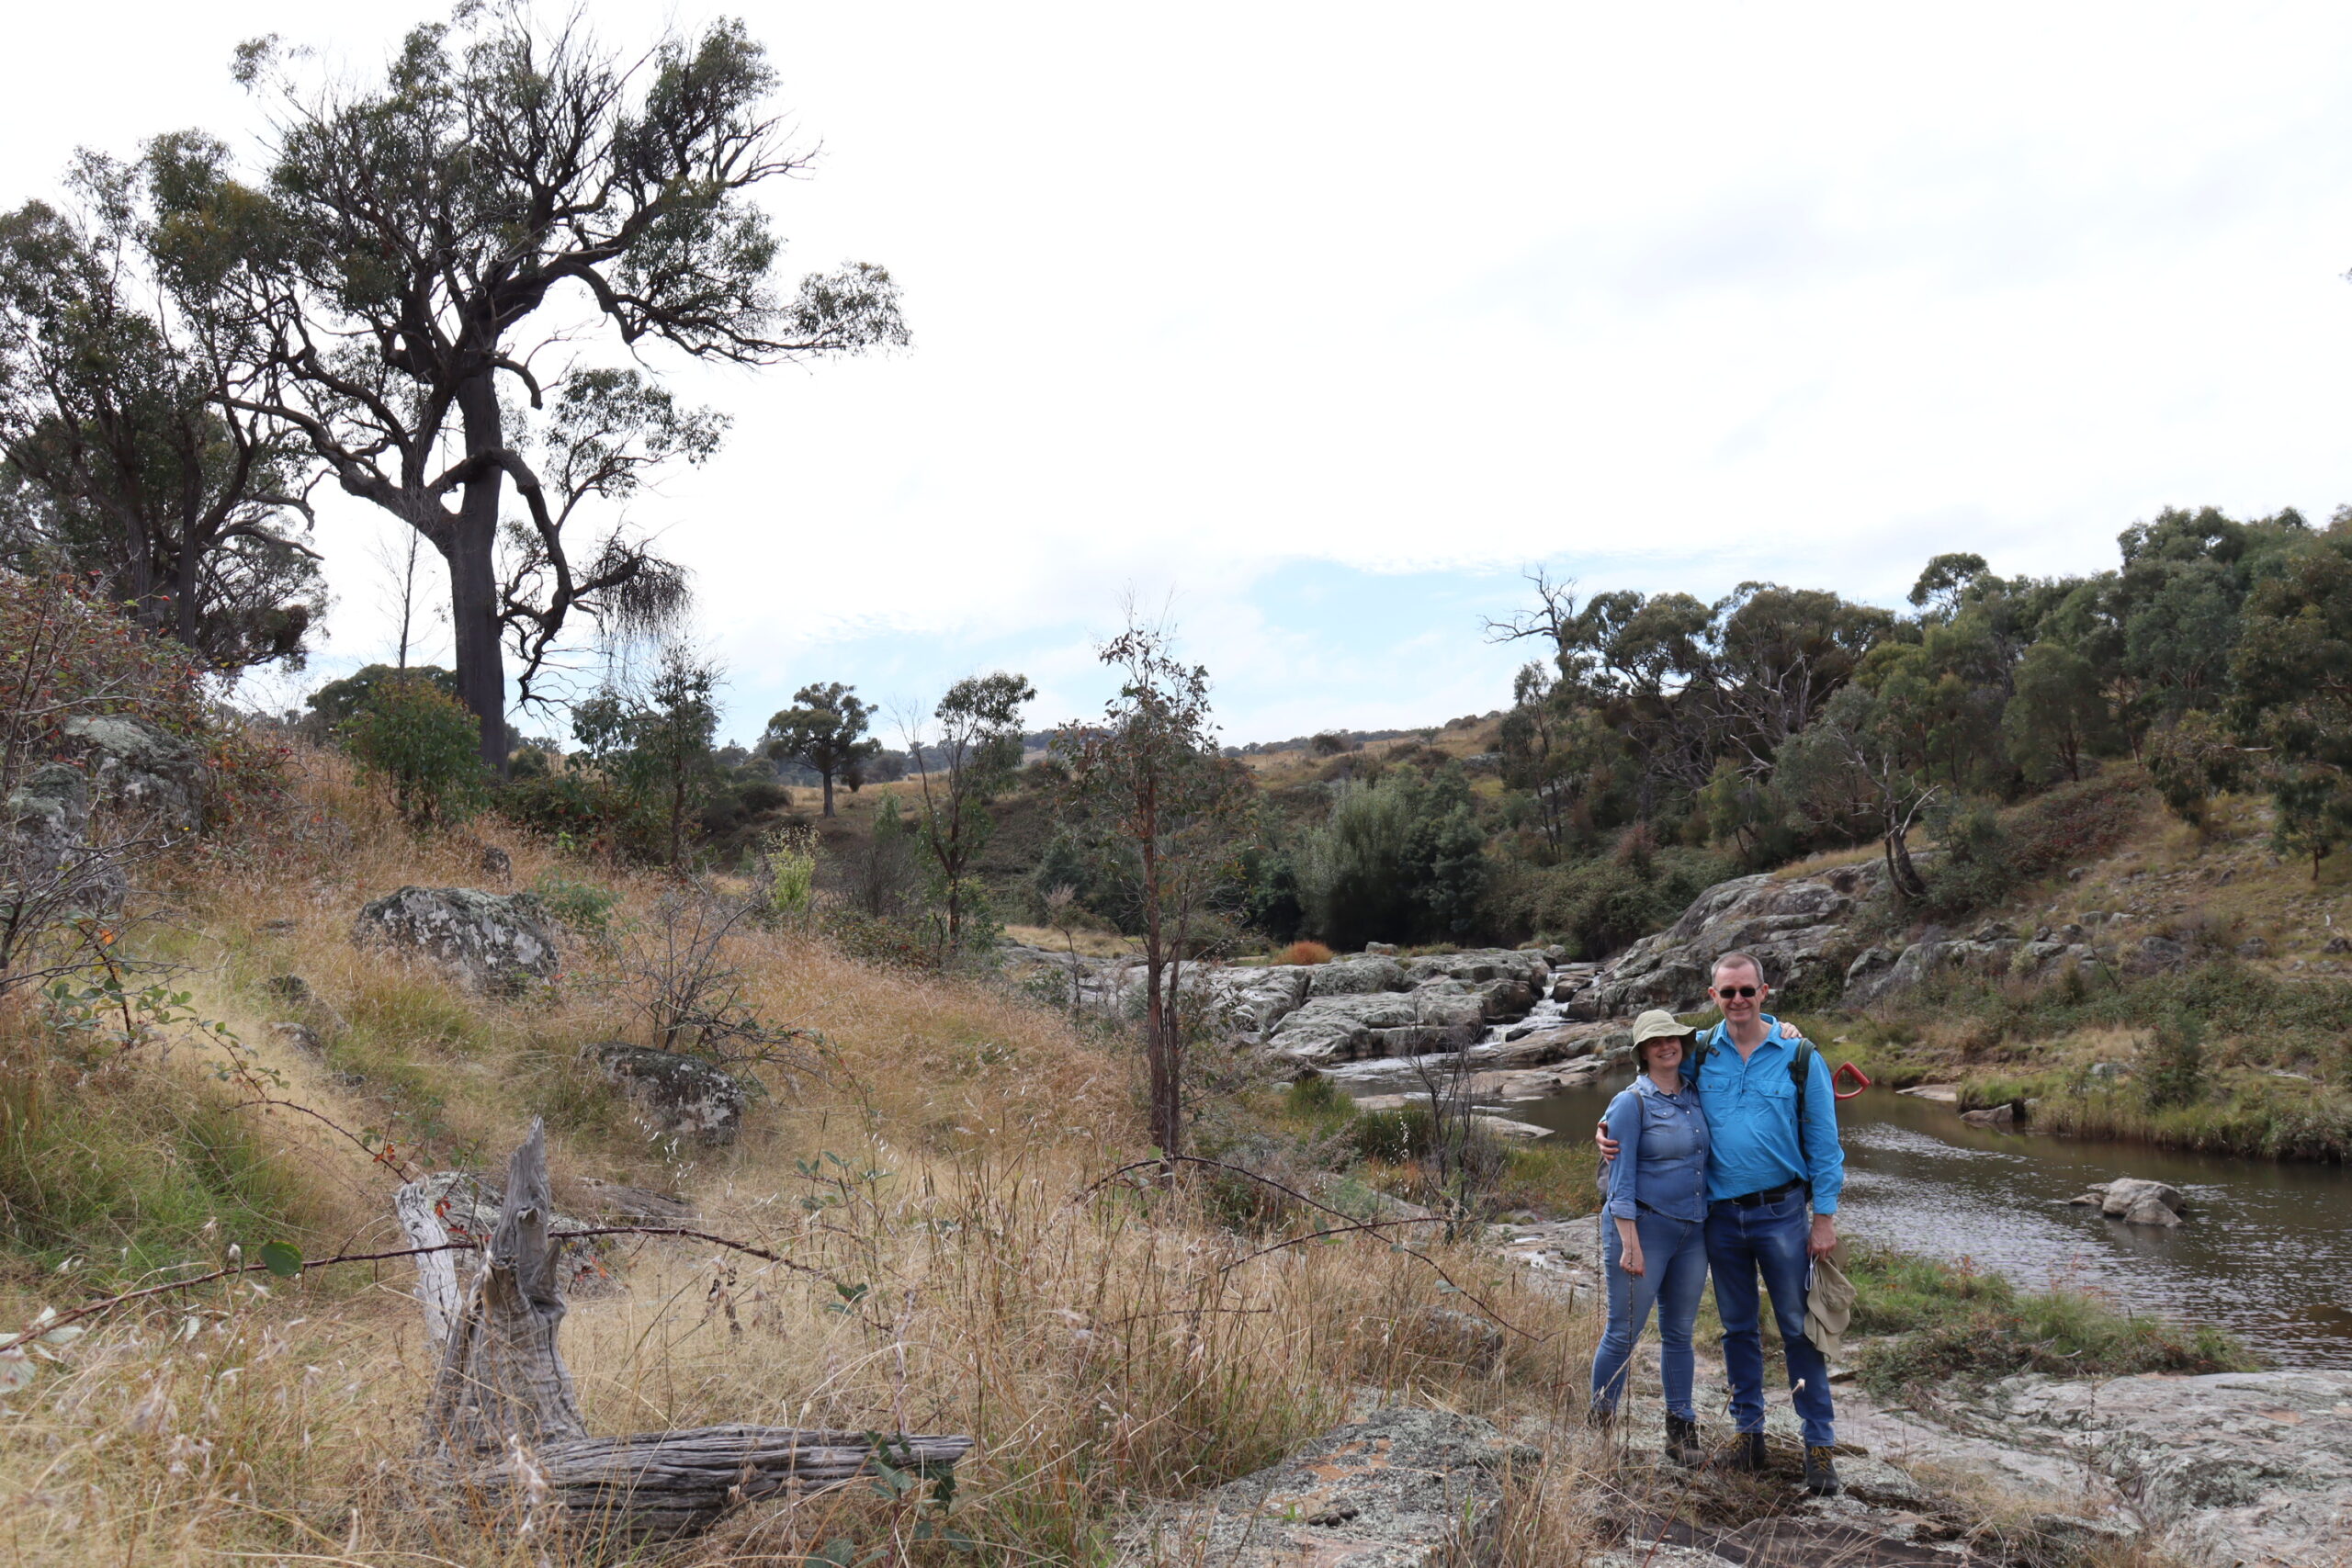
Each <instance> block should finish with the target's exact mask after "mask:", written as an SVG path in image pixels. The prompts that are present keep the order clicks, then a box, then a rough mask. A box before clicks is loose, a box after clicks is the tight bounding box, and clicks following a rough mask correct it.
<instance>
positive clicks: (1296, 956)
mask: <svg viewBox="0 0 2352 1568" xmlns="http://www.w3.org/2000/svg"><path fill="white" fill-rule="evenodd" d="M1275 962H1277V963H1280V964H1329V963H1330V962H1331V950H1330V949H1329V948H1328V947H1326V946H1324V945H1323V944H1322V943H1321V942H1292V943H1291V944H1290V945H1289V946H1288V947H1285V948H1283V951H1282V955H1281V957H1280V958H1278V959H1276V960H1275ZM1316 1081H1320V1080H1316Z"/></svg>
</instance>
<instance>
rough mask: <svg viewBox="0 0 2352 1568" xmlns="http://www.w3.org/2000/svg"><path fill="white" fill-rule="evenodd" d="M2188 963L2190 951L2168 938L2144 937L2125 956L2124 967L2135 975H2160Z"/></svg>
mask: <svg viewBox="0 0 2352 1568" xmlns="http://www.w3.org/2000/svg"><path fill="white" fill-rule="evenodd" d="M2187 963H2188V949H2187V948H2186V947H2183V946H2182V945H2181V944H2180V943H2178V942H2175V941H2173V940H2172V938H2170V937H2168V936H2143V937H2142V938H2141V939H2140V943H2139V945H2138V946H2137V947H2134V948H2131V949H2130V950H2129V951H2127V952H2126V953H2124V955H2123V967H2124V968H2125V969H2126V970H2128V971H2129V972H2131V974H2134V975H2160V974H2162V973H2164V972H2165V970H2167V969H2177V968H2179V967H2181V966H2182V965H2183V964H2187Z"/></svg>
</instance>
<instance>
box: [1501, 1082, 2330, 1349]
mask: <svg viewBox="0 0 2352 1568" xmlns="http://www.w3.org/2000/svg"><path fill="white" fill-rule="evenodd" d="M1620 1087H1623V1086H1622V1085H1619V1084H1611V1085H1610V1086H1608V1087H1606V1088H1602V1089H1582V1090H1573V1091H1570V1092H1568V1093H1566V1094H1561V1095H1558V1096H1555V1097H1554V1098H1553V1099H1550V1100H1537V1101H1534V1102H1532V1103H1528V1104H1521V1105H1515V1106H1512V1107H1511V1108H1510V1114H1511V1115H1513V1116H1516V1117H1519V1118H1521V1120H1523V1121H1528V1122H1539V1123H1541V1124H1543V1125H1544V1126H1547V1127H1551V1128H1554V1129H1555V1130H1556V1131H1557V1133H1558V1134H1559V1135H1561V1136H1564V1137H1572V1138H1589V1137H1590V1136H1591V1134H1592V1124H1593V1122H1594V1120H1595V1118H1596V1117H1598V1116H1599V1114H1600V1111H1601V1109H1602V1108H1603V1107H1605V1106H1606V1105H1607V1104H1608V1103H1609V1099H1610V1096H1611V1093H1613V1092H1614V1091H1615V1089H1617V1088H1620ZM1838 1119H1839V1122H1840V1124H1841V1126H1842V1127H1843V1128H1844V1131H1845V1136H1846V1160H1847V1186H1846V1196H1845V1199H1844V1201H1843V1203H1842V1204H1841V1206H1840V1211H1839V1215H1838V1218H1839V1220H1840V1222H1841V1223H1842V1226H1843V1228H1844V1229H1845V1231H1846V1232H1847V1234H1848V1235H1853V1236H1856V1237H1858V1238H1860V1239H1862V1240H1866V1241H1874V1242H1880V1243H1883V1244H1885V1245H1888V1246H1893V1247H1903V1248H1905V1250H1907V1251H1911V1252H1918V1253H1925V1254H1928V1255H1930V1256H1934V1257H1940V1258H1948V1259H1953V1260H1958V1259H1961V1258H1967V1259H1970V1260H1972V1261H1973V1263H1974V1264H1975V1265H1977V1266H1978V1267H1980V1268H1987V1269H1998V1270H2000V1271H2001V1272H2002V1273H2003V1274H2006V1275H2007V1276H2008V1277H2009V1278H2010V1279H2012V1280H2016V1281H2018V1283H2019V1284H2023V1285H2029V1286H2046V1285H2051V1284H2064V1285H2071V1286H2074V1287H2076V1288H2084V1289H2091V1290H2096V1291H2098V1292H2101V1293H2103V1294H2105V1295H2107V1296H2109V1297H2110V1298H2112V1299H2113V1300H2115V1301H2117V1302H2119V1303H2122V1304H2124V1305H2125V1306H2127V1307H2131V1308H2136V1309H2139V1310H2142V1311H2147V1312H2160V1313H2164V1314H2167V1315H2170V1316H2175V1317H2180V1318H2184V1319H2187V1320H2189V1321H2192V1322H2212V1323H2219V1324H2222V1325H2225V1326H2227V1327H2229V1328H2231V1329H2233V1330H2234V1331H2235V1332H2236V1333H2238V1334H2240V1335H2242V1336H2243V1337H2245V1338H2246V1339H2247V1340H2248V1341H2250V1342H2251V1343H2253V1344H2254V1345H2255V1346H2256V1347H2257V1348H2260V1349H2261V1350H2262V1351H2263V1352H2264V1353H2265V1354H2266V1355H2267V1356H2269V1357H2270V1358H2271V1359H2273V1360H2275V1361H2277V1362H2278V1363H2279V1364H2281V1365H2285V1366H2304V1367H2352V1175H2347V1174H2346V1171H2344V1170H2343V1169H2342V1168H2336V1167H2331V1166H2307V1165H2274V1164H2270V1163H2267V1162H2263V1161H2256V1160H2236V1159H2229V1158H2226V1157H2222V1156H2207V1155H2189V1154H2180V1153H2177V1152H2173V1151H2167V1150H2160V1149H2149V1148H2144V1147H2142V1146H2140V1145H2132V1144H2109V1143H2103V1142H2092V1141H2086V1140H2076V1139H2071V1138H2067V1139H2061V1138H2041V1137H2032V1136H2013V1135H2010V1134H2001V1133H1994V1132H1989V1131H1985V1130H1983V1129H1980V1128H1975V1127H1971V1126H1969V1125H1967V1124H1966V1123H1965V1122H1962V1121H1961V1120H1960V1118H1959V1117H1958V1116H1957V1115H1955V1114H1954V1113H1953V1112H1952V1111H1951V1107H1949V1106H1943V1105H1936V1104H1932V1103H1930V1102H1928V1101H1925V1100H1913V1099H1908V1098H1905V1097H1903V1096H1898V1095H1894V1094H1888V1093H1885V1092H1883V1091H1882V1090H1875V1089H1874V1090H1871V1091H1870V1092H1868V1093H1866V1094H1864V1095H1862V1096H1860V1098H1859V1099H1856V1100H1849V1101H1847V1102H1846V1103H1845V1104H1844V1105H1843V1106H1841V1107H1840V1108H1839V1111H1838ZM2117 1176H2137V1177H2146V1178H2151V1179H2155V1180H2159V1181H2169V1182H2171V1183H2172V1184H2173V1185H2174V1186H2176V1187H2178V1188H2179V1189H2180V1190H2181V1191H2182V1192H2183V1193H2184V1194H2186V1195H2187V1196H2188V1201H2189V1203H2190V1205H2191V1213H2190V1217H2189V1220H2188V1224H2184V1225H2182V1226H2181V1227H2180V1228H2179V1229H2177V1230H2170V1231H2166V1230H2155V1229H2150V1228H2146V1227H2143V1226H2138V1225H2126V1224H2119V1223H2117V1222H2115V1221H2112V1220H2107V1219H2103V1218H2101V1217H2100V1216H2099V1214H2098V1211H2097V1210H2095V1209H2080V1208H2070V1207H2068V1206H2067V1204H2066V1200H2068V1199H2069V1198H2072V1197H2075V1195H2076V1194H2078V1193H2080V1192H2081V1191H2082V1190H2083V1189H2084V1188H2085V1187H2086V1186H2087V1185H2089V1184H2090V1183H2092V1182H2094V1181H2106V1180H2108V1179H2111V1178H2113V1177H2117Z"/></svg>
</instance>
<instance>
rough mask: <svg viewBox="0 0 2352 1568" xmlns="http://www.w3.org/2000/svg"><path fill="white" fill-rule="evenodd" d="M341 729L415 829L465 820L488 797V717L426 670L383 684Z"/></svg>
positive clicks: (348, 745)
mask: <svg viewBox="0 0 2352 1568" xmlns="http://www.w3.org/2000/svg"><path fill="white" fill-rule="evenodd" d="M339 733H340V736H341V739H342V741H343V748H344V750H346V751H348V752H350V753H351V756H352V759H353V760H354V761H356V762H357V763H358V764H359V767H360V771H361V772H362V773H365V774H366V775H367V776H368V777H369V778H371V779H373V780H375V781H376V782H377V783H378V784H381V785H382V786H384V787H385V788H387V789H389V790H390V792H391V795H392V801H393V804H394V805H395V806H397V807H399V809H400V813H401V816H402V817H403V818H407V819H408V822H409V825H410V826H412V827H415V828H425V827H431V826H433V825H435V824H436V823H438V824H440V825H443V826H447V825H448V824H450V823H453V822H461V821H463V820H465V819H466V818H468V817H470V816H472V815H473V813H474V811H475V809H476V808H477V807H480V806H481V802H482V800H483V798H484V796H483V784H484V783H485V779H484V775H483V770H482V765H481V720H480V719H479V718H477V717H475V716H474V715H473V714H472V713H471V712H469V710H468V709H467V707H466V705H465V704H463V703H461V702H459V701H458V699H457V698H455V697H453V696H451V695H450V694H448V693H447V692H446V691H444V690H442V689H441V688H440V687H439V686H437V685H435V684H434V683H433V682H431V681H429V680H427V679H424V677H422V676H413V677H401V678H396V679H387V680H385V681H382V682H379V683H378V684H377V685H376V686H375V687H374V689H373V690H371V691H369V692H368V694H367V696H366V698H365V700H363V701H362V702H361V703H360V704H359V706H358V708H357V709H356V711H355V712H354V713H353V714H352V716H350V717H349V718H348V719H346V720H345V722H344V724H343V726H342V728H341V730H340V732H339Z"/></svg>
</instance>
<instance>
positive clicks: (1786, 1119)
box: [1612, 1013, 1846, 1214]
mask: <svg viewBox="0 0 2352 1568" xmlns="http://www.w3.org/2000/svg"><path fill="white" fill-rule="evenodd" d="M1797 1045H1798V1042H1797V1041H1794V1040H1783V1039H1781V1022H1780V1020H1778V1019H1776V1018H1774V1017H1773V1016H1772V1015H1771V1014H1770V1013H1766V1014H1765V1015H1764V1043H1762V1044H1761V1045H1758V1047H1756V1049H1755V1050H1754V1051H1753V1052H1752V1053H1750V1054H1749V1055H1748V1058H1747V1061H1745V1062H1743V1061H1741V1060H1740V1059H1739V1047H1738V1046H1736V1045H1735V1044H1733V1043H1731V1027H1730V1025H1729V1024H1726V1023H1718V1024H1716V1025H1715V1026H1714V1028H1713V1029H1711V1030H1708V1031H1707V1032H1705V1033H1704V1034H1702V1035H1701V1036H1700V1037H1699V1045H1698V1050H1697V1052H1696V1053H1694V1054H1696V1055H1699V1056H1700V1058H1701V1059H1700V1060H1699V1062H1698V1063H1697V1064H1696V1067H1695V1074H1694V1069H1693V1067H1691V1066H1686V1067H1684V1068H1683V1072H1684V1073H1685V1075H1686V1076H1695V1077H1697V1078H1698V1081H1699V1103H1700V1105H1701V1106H1702V1107H1703V1108H1704V1109H1705V1111H1706V1112H1707V1135H1708V1157H1707V1196H1708V1197H1709V1198H1710V1199H1711V1200H1715V1201H1721V1200H1723V1199H1725V1198H1743V1197H1746V1196H1747V1194H1748V1193H1750V1192H1765V1191H1770V1190H1771V1189H1773V1188H1775V1187H1784V1186H1786V1185H1788V1183H1790V1182H1792V1181H1810V1182H1811V1183H1812V1184H1813V1212H1814V1213H1816V1214H1834V1213H1837V1212H1838V1193H1839V1192H1841V1191H1843V1190H1845V1186H1846V1151H1845V1150H1844V1149H1843V1148H1842V1147H1840V1146H1839V1145H1838V1094H1837V1090H1836V1089H1835V1088H1834V1087H1833V1086H1832V1085H1831V1083H1830V1081H1829V1064H1828V1063H1826V1062H1824V1061H1821V1060H1819V1053H1818V1052H1816V1053H1815V1061H1814V1064H1813V1066H1812V1067H1811V1068H1810V1069H1809V1070H1808V1071H1807V1072H1806V1074H1805V1082H1804V1091H1805V1120H1804V1144H1805V1146H1804V1148H1802V1149H1800V1148H1798V1147H1797V1086H1796V1082H1795V1080H1793V1079H1792V1078H1791V1077H1789V1063H1790V1060H1791V1059H1792V1056H1793V1055H1794V1054H1795V1051H1796V1047H1797ZM1612 1135H1613V1134H1612Z"/></svg>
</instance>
